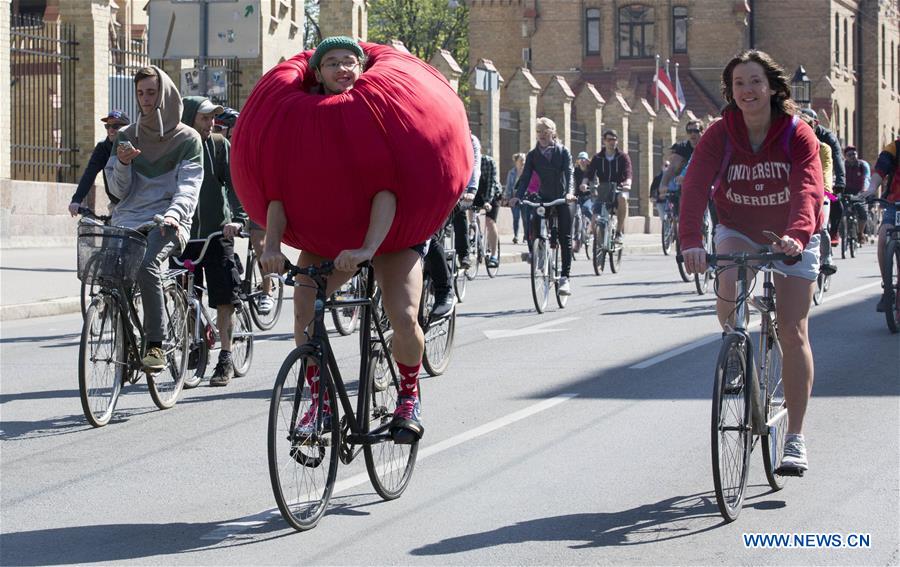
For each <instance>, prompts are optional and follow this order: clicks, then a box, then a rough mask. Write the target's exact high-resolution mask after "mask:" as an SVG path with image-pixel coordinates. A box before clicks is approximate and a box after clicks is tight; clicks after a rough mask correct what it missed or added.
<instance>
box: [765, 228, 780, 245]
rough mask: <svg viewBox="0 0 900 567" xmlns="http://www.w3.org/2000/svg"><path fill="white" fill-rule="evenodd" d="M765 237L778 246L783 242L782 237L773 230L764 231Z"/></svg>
mask: <svg viewBox="0 0 900 567" xmlns="http://www.w3.org/2000/svg"><path fill="white" fill-rule="evenodd" d="M762 234H763V236H765V237H766V238H768V239H769V241H770V242H771V243H772V244H778V243H779V242H781V237H780V236H778V235H777V234H775V233H774V232H772V231H771V230H764V231H762Z"/></svg>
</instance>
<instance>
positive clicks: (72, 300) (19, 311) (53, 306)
mask: <svg viewBox="0 0 900 567" xmlns="http://www.w3.org/2000/svg"><path fill="white" fill-rule="evenodd" d="M80 311H81V299H80V298H79V297H59V298H55V299H45V300H44V301H38V302H35V303H19V304H18V305H3V306H0V321H15V320H17V319H33V318H35V317H52V316H54V315H66V314H68V313H78V312H80Z"/></svg>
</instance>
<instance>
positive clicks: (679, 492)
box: [0, 246, 900, 565]
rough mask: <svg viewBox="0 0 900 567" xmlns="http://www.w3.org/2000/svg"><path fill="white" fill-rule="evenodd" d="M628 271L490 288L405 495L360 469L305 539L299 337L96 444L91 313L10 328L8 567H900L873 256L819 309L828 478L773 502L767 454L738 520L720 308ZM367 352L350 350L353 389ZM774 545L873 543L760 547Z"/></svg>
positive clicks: (648, 260)
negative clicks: (723, 445)
mask: <svg viewBox="0 0 900 567" xmlns="http://www.w3.org/2000/svg"><path fill="white" fill-rule="evenodd" d="M625 262H626V263H625V265H624V266H623V272H622V273H620V274H616V275H613V274H604V275H603V276H600V277H596V276H594V275H593V274H592V273H590V266H589V265H588V263H587V262H585V261H584V260H580V261H578V262H576V263H575V265H574V267H573V276H574V277H573V284H572V287H573V293H574V295H573V296H572V298H571V300H570V301H569V304H568V306H567V308H566V309H558V308H556V306H555V305H554V306H552V307H551V308H550V309H549V311H548V312H547V313H545V314H544V315H540V316H539V315H537V314H536V313H535V312H534V309H533V306H532V303H531V297H530V289H529V280H528V277H527V265H526V264H509V265H506V264H504V265H503V266H502V268H501V275H500V276H499V277H498V278H497V279H496V280H487V279H486V278H484V276H482V277H481V278H479V280H477V281H475V282H473V283H472V284H471V287H470V291H469V295H468V296H467V298H466V302H465V303H463V304H461V305H460V306H459V318H458V326H457V335H456V347H455V349H454V352H453V361H452V363H451V366H450V369H449V370H448V372H447V373H446V374H445V375H444V376H441V377H439V378H428V379H425V380H423V392H424V405H423V412H424V416H423V417H424V419H425V425H426V436H425V438H424V440H423V441H422V445H421V449H420V459H419V462H418V464H417V466H416V471H415V474H414V476H413V479H412V482H411V484H410V486H409V488H408V490H407V491H406V492H405V493H404V495H403V496H402V497H401V498H400V499H398V500H395V501H392V502H383V501H381V500H380V498H379V497H378V496H377V495H376V494H375V493H374V491H373V490H372V488H371V486H370V485H369V483H368V480H366V479H365V477H364V472H365V464H364V462H363V459H362V458H360V459H358V461H356V462H354V463H352V464H351V465H350V466H346V467H342V468H341V469H340V471H339V482H340V485H339V487H338V492H337V493H336V495H335V497H334V498H333V500H332V506H331V509H330V511H329V513H328V514H327V515H326V516H325V517H324V518H323V519H322V521H321V523H320V524H319V526H318V527H317V528H316V529H314V530H312V531H309V532H305V533H296V532H294V531H293V530H291V529H290V528H288V527H287V525H286V524H285V523H284V521H283V520H282V519H281V517H280V516H279V514H278V511H277V508H276V507H275V502H274V498H273V496H272V491H271V487H270V485H269V477H268V470H267V461H266V445H265V440H266V417H267V411H268V401H269V395H270V390H271V385H272V383H273V380H274V376H275V374H276V372H277V369H278V367H279V366H280V364H281V361H282V360H283V359H284V357H285V356H286V355H287V353H288V352H289V350H290V348H291V347H292V345H293V342H292V339H291V337H290V335H289V329H290V321H289V318H288V317H286V316H282V318H281V321H280V322H279V325H278V326H277V327H276V328H275V329H274V330H273V331H272V332H269V333H265V334H262V335H261V336H260V337H259V338H258V342H257V343H256V353H255V357H254V361H253V366H252V368H251V371H250V374H249V375H248V376H247V377H244V378H239V379H236V380H234V381H233V382H232V383H231V384H230V385H229V386H228V387H227V388H224V389H221V388H220V389H216V388H211V387H208V386H207V385H206V383H204V384H203V385H202V386H201V387H200V388H198V389H196V390H191V391H188V392H186V393H185V394H184V395H183V398H182V399H181V401H180V402H179V403H178V405H177V406H176V407H175V408H173V409H171V410H167V411H158V410H157V409H156V408H155V406H154V405H153V403H152V401H151V400H150V397H149V395H148V394H147V391H146V386H145V385H144V383H143V382H141V383H140V384H138V385H137V386H134V387H129V388H127V389H126V391H125V393H124V395H123V396H122V397H121V398H120V402H119V406H118V411H117V414H116V416H115V418H114V420H113V422H112V423H110V424H109V425H108V426H107V427H104V428H101V429H92V428H91V427H89V426H88V425H87V424H86V422H85V419H84V417H83V415H82V414H81V407H80V403H79V399H78V386H77V370H76V361H77V352H78V340H79V333H80V317H79V316H78V315H69V316H60V317H50V318H43V319H33V320H28V321H13V322H9V323H5V324H3V327H2V338H0V370H2V378H0V429H2V434H0V472H2V483H0V505H2V523H0V564H3V565H22V564H25V565H58V564H72V563H74V564H98V563H115V564H140V565H174V564H191V565H200V564H202V565H211V564H235V565H238V564H241V565H244V564H260V565H262V564H304V565H318V564H328V565H331V564H359V565H373V564H375V565H380V564H423V565H424V564H441V565H443V564H491V565H495V564H496V565H523V564H610V563H614V564H741V565H745V564H754V565H762V564H777V565H784V564H834V565H837V564H840V565H845V564H859V565H896V564H898V562H900V551H898V550H900V541H898V540H900V536H898V532H900V530H898V518H900V509H898V508H900V505H898V504H900V489H898V487H900V478H898V476H900V475H898V470H900V466H898V464H900V451H898V439H900V436H898V432H900V404H898V397H900V371H898V360H900V338H898V335H890V334H889V333H888V331H887V328H886V326H885V324H884V319H883V316H881V315H880V314H876V313H875V310H874V307H873V306H874V303H875V301H876V299H877V295H878V293H879V292H880V290H879V280H878V279H877V278H876V277H875V273H876V270H875V266H874V250H873V248H872V247H871V246H869V247H866V248H864V249H863V250H862V253H861V257H859V258H857V259H855V260H846V261H839V267H840V272H839V273H838V274H837V276H836V277H835V279H834V283H833V285H832V288H831V290H830V292H829V293H828V294H827V295H826V302H825V304H824V305H822V306H819V307H814V308H813V313H812V316H811V322H810V327H811V335H812V343H813V350H814V354H815V360H816V384H815V387H814V392H813V399H812V401H811V404H810V408H809V412H808V415H807V421H806V437H807V444H808V451H809V460H810V467H811V469H810V471H809V472H808V474H807V475H806V476H805V477H804V478H802V479H789V480H788V482H787V486H786V487H785V489H784V490H783V491H781V492H777V493H773V492H771V491H770V490H769V488H768V485H767V483H766V481H765V475H764V473H763V468H762V458H761V456H760V451H759V450H756V451H754V453H753V455H752V459H751V471H750V481H749V484H750V486H749V488H748V495H747V499H746V501H745V505H744V509H743V512H742V514H741V516H740V518H739V519H738V520H737V521H736V522H734V523H731V524H725V523H724V522H723V521H722V519H721V517H720V516H719V514H718V511H717V509H716V505H715V497H714V494H713V481H712V475H711V470H710V450H709V445H710V442H709V437H710V434H709V421H710V395H711V391H712V371H713V366H714V363H715V357H716V353H717V349H718V339H717V336H718V333H719V330H718V329H717V324H716V321H715V317H714V316H713V300H712V297H711V295H707V296H703V297H700V296H698V295H696V293H695V292H694V291H693V285H692V284H685V283H682V282H681V281H680V279H679V277H678V274H677V271H676V270H675V266H674V260H673V259H672V258H671V257H663V256H662V255H661V254H659V253H654V254H650V255H644V256H631V257H627V258H626V260H625ZM551 302H552V300H551ZM286 308H287V311H288V312H289V310H290V305H289V304H288V305H287V306H286ZM534 325H541V326H540V327H537V328H533V326H534ZM530 327H532V328H530ZM355 342H356V339H355V337H351V338H339V337H335V338H334V345H335V348H336V349H337V351H338V354H339V357H340V362H341V363H342V368H343V369H346V370H347V371H348V372H351V373H352V372H353V370H352V368H354V367H355V366H354V357H353V351H354V346H355ZM210 371H211V370H210ZM360 475H362V476H360ZM763 533H766V534H767V533H783V534H791V535H793V534H840V535H841V536H842V538H843V540H844V541H845V542H846V541H847V539H848V536H850V535H851V534H866V535H867V537H868V540H869V543H870V546H869V547H865V548H847V547H843V548H840V549H833V548H824V547H804V548H797V547H792V548H779V549H774V548H766V549H762V548H750V547H747V546H745V543H744V537H743V536H744V535H745V534H763Z"/></svg>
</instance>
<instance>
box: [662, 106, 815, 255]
mask: <svg viewBox="0 0 900 567" xmlns="http://www.w3.org/2000/svg"><path fill="white" fill-rule="evenodd" d="M791 127H792V126H791V117H790V116H786V115H783V114H777V115H775V116H773V118H772V125H771V126H770V127H769V133H768V134H766V139H765V141H764V142H763V144H762V147H760V149H759V151H758V152H755V153H754V152H753V150H752V149H751V147H750V138H749V136H748V135H747V126H746V125H745V124H744V117H743V113H742V112H741V111H740V110H739V109H733V110H731V109H729V110H726V111H725V113H724V115H723V119H722V120H719V121H718V122H715V123H714V124H713V125H712V126H710V127H709V129H708V130H707V131H706V133H704V134H703V137H702V138H700V143H699V144H697V147H696V148H695V149H694V154H693V156H692V157H691V165H690V167H689V168H688V173H687V176H686V177H685V179H684V183H683V185H682V197H681V220H680V223H679V236H680V238H681V243H682V246H681V247H682V249H683V250H687V249H689V248H699V247H701V246H702V242H703V240H702V237H701V230H700V229H701V224H702V219H703V212H704V210H705V209H706V203H707V198H708V196H709V188H710V186H712V184H713V183H714V182H715V180H716V177H717V176H718V173H719V168H720V167H722V165H723V164H722V160H723V159H724V157H725V151H726V150H725V148H726V140H727V141H729V142H730V145H731V159H730V160H729V163H728V164H726V168H727V169H726V171H725V173H724V174H723V175H722V176H721V180H720V182H719V187H718V188H717V189H716V190H715V193H714V195H713V200H714V202H715V205H716V213H718V216H719V223H721V224H722V225H724V226H727V227H728V228H732V229H734V230H737V231H738V232H741V233H742V234H745V235H747V236H748V237H750V238H751V239H752V240H753V241H754V242H758V243H759V244H768V243H769V240H768V239H767V238H766V237H764V236H763V234H762V231H764V230H770V231H772V232H774V233H775V234H778V235H787V236H791V237H793V238H795V239H797V240H798V241H799V242H800V244H801V245H802V246H803V247H804V248H805V247H806V245H807V243H809V239H810V237H811V236H812V235H813V234H815V233H817V232H818V231H819V230H820V229H821V221H820V217H821V211H822V201H823V200H824V198H825V193H824V188H823V184H822V164H821V162H820V161H819V142H818V140H817V139H816V135H815V133H814V132H813V130H812V128H810V127H809V126H808V125H806V123H804V122H802V121H800V122H799V123H798V124H797V125H796V127H795V130H794V132H793V134H791V138H790V140H789V146H790V150H789V151H788V152H787V153H785V147H786V145H785V144H784V143H783V135H785V134H787V132H785V128H791Z"/></svg>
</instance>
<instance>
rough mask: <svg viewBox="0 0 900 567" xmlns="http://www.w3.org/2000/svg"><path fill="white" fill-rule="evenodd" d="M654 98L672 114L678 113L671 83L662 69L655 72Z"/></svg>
mask: <svg viewBox="0 0 900 567" xmlns="http://www.w3.org/2000/svg"><path fill="white" fill-rule="evenodd" d="M654 82H655V83H656V98H657V99H658V100H659V102H660V103H662V104H664V105H666V106H668V107H669V108H670V109H672V112H674V113H676V114H677V113H678V101H677V100H676V99H675V88H674V87H673V86H672V81H670V80H669V77H668V76H667V75H666V72H665V70H664V69H662V68H660V69H659V70H658V71H657V72H656V80H655V81H654Z"/></svg>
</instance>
